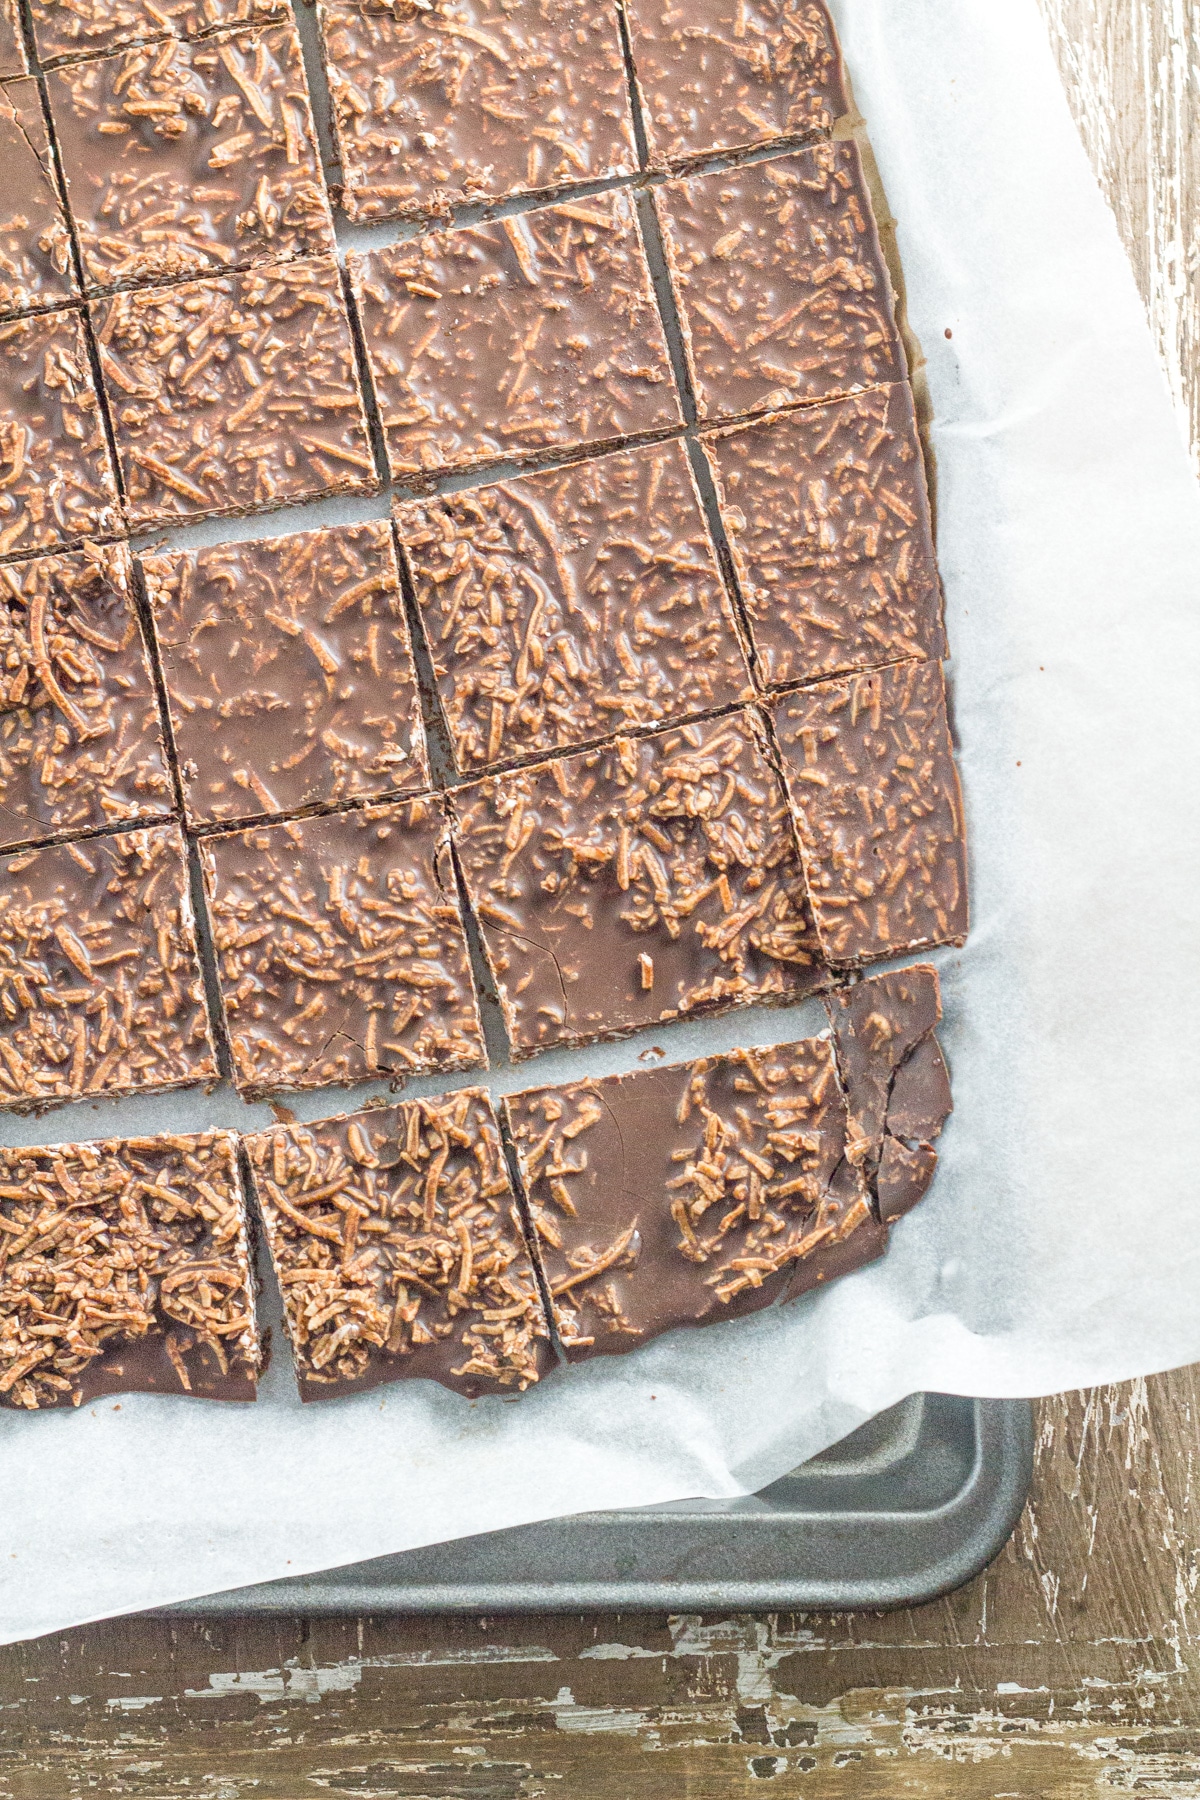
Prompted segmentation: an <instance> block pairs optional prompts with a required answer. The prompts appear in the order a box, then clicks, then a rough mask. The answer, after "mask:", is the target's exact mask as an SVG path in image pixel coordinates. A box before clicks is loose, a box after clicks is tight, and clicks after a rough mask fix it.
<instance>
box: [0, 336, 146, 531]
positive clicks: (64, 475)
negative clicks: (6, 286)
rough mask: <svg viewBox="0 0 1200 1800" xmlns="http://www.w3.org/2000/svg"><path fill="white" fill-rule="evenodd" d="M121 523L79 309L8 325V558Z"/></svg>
mask: <svg viewBox="0 0 1200 1800" xmlns="http://www.w3.org/2000/svg"><path fill="white" fill-rule="evenodd" d="M120 529H121V509H120V502H119V500H118V498H117V483H116V478H115V476H114V474H113V469H112V464H111V463H110V461H109V456H108V446H107V444H106V442H105V437H104V427H103V424H102V422H101V418H100V403H99V401H98V400H97V398H96V389H95V387H94V385H93V383H92V371H91V365H90V363H89V361H88V349H87V342H86V340H85V338H84V334H83V323H82V320H81V317H80V314H79V313H78V312H77V311H76V310H75V309H74V308H73V307H72V308H70V309H69V310H68V311H65V312H49V313H39V314H37V315H36V316H34V317H31V318H26V319H13V320H10V321H9V323H8V324H0V557H3V556H11V555H28V554H29V552H30V551H32V550H49V549H51V548H53V547H55V546H58V545H62V544H73V543H78V542H79V540H80V538H84V537H112V536H114V535H115V534H116V533H117V532H118V531H120Z"/></svg>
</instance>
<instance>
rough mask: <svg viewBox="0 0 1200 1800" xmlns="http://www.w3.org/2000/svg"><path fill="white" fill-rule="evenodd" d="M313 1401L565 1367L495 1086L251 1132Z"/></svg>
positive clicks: (495, 1381) (296, 1353) (474, 1385)
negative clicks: (558, 1361)
mask: <svg viewBox="0 0 1200 1800" xmlns="http://www.w3.org/2000/svg"><path fill="white" fill-rule="evenodd" d="M246 1149H247V1151H248V1152H249V1156H250V1166H251V1169H252V1170H253V1173H254V1184H255V1189H256V1192H257V1195H258V1203H259V1207H260V1209H261V1212H262V1216H263V1221H264V1223H265V1225H266V1229H267V1242H268V1245H269V1246H270V1251H271V1258H272V1261H273V1262H274V1264H275V1272H276V1275H277V1276H278V1279H279V1285H280V1287H281V1289H282V1291H283V1298H284V1309H285V1319H286V1323H287V1330H288V1336H289V1339H290V1341H291V1345H292V1355H293V1358H294V1360H295V1366H296V1375H297V1379H298V1381H299V1384H300V1394H301V1398H302V1399H304V1400H322V1399H333V1398H335V1397H337V1396H339V1395H342V1394H352V1393H358V1392H361V1391H362V1390H364V1389H366V1388H373V1387H377V1386H379V1384H380V1383H381V1382H390V1381H401V1380H404V1379H409V1380H415V1379H422V1378H423V1379H428V1380H430V1381H439V1382H441V1384H442V1386H443V1387H448V1388H452V1389H453V1390H454V1391H455V1392H457V1393H460V1394H466V1395H468V1396H469V1397H472V1398H473V1397H475V1396H476V1395H479V1394H488V1393H519V1392H521V1391H522V1390H523V1389H524V1388H526V1387H528V1386H529V1385H530V1384H531V1383H532V1382H535V1381H537V1380H538V1378H539V1376H541V1375H543V1374H545V1373H546V1371H547V1370H548V1369H549V1368H551V1367H552V1366H553V1364H554V1356H553V1352H552V1350H551V1347H550V1341H549V1340H550V1334H549V1331H548V1330H547V1326H546V1320H545V1315H544V1313H543V1311H542V1305H541V1301H540V1298H539V1295H538V1289H537V1282H536V1279H535V1276H534V1272H533V1267H532V1264H531V1263H530V1260H529V1254H528V1251H527V1249H526V1246H525V1240H524V1235H523V1232H522V1228H521V1219H520V1214H519V1213H518V1210H517V1203H516V1199H515V1196H514V1194H513V1191H512V1187H511V1185H510V1183H509V1178H508V1170H507V1167H506V1165H505V1160H504V1152H503V1150H502V1148H501V1144H500V1133H499V1131H498V1130H497V1126H496V1116H495V1113H494V1112H493V1110H492V1103H491V1101H490V1100H489V1098H488V1096H487V1094H486V1092H485V1091H484V1090H483V1089H482V1088H464V1089H462V1090H461V1091H460V1092H459V1093H456V1094H447V1095H445V1096H443V1097H442V1098H441V1099H437V1100H410V1101H408V1102H407V1103H406V1104H404V1105H402V1106H388V1107H379V1108H376V1109H374V1110H371V1111H369V1112H362V1113H357V1114H351V1115H345V1116H343V1117H341V1118H336V1119H324V1120H322V1121H321V1122H320V1123H318V1124H315V1125H291V1126H287V1127H278V1128H277V1129H275V1130H273V1131H262V1132H258V1133H256V1134H255V1135H254V1136H252V1137H249V1138H247V1139H246Z"/></svg>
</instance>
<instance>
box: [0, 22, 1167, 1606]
mask: <svg viewBox="0 0 1200 1800" xmlns="http://www.w3.org/2000/svg"><path fill="white" fill-rule="evenodd" d="M835 11H836V13H837V15H838V22H839V25H840V27H841V30H842V34H843V43H844V47H845V52H846V57H847V62H848V65H849V68H850V73H851V77H852V80H853V83H854V88H855V93H856V97H857V100H858V104H859V107H860V109H861V111H862V112H863V114H864V115H865V117H866V120H867V124H868V129H869V132H870V136H871V141H872V143H873V146H874V149H875V153H876V157H877V160H878V163H879V168H880V171H881V174H882V178H883V182H884V185H885V188H886V191H887V195H888V199H889V201H890V204H891V208H892V210H893V212H894V214H895V217H896V219H897V222H898V236H899V244H900V250H901V255H902V258H903V263H904V270H905V279H906V284H907V296H908V309H909V318H910V322H911V325H912V327H913V329H914V331H915V333H916V336H917V338H918V339H919V341H920V343H921V345H922V346H923V348H924V351H925V354H926V357H927V360H928V367H927V370H926V378H927V380H928V384H929V389H930V392H931V395H932V400H933V406H934V411H935V415H936V423H935V428H934V433H933V440H934V446H935V451H936V457H937V468H938V512H939V538H940V552H941V563H942V569H943V573H944V576H945V582H946V589H947V597H948V624H949V631H950V641H951V646H952V649H953V655H954V661H953V690H954V708H955V717H956V723H957V731H958V735H959V738H960V740H961V747H962V772H963V778H964V784H965V788H966V795H967V808H968V815H969V831H970V841H971V853H972V861H973V900H974V930H973V933H972V936H971V940H970V943H969V945H968V947H967V949H966V950H965V951H964V952H952V953H947V954H945V955H944V956H942V957H941V958H940V963H941V970H942V978H943V983H944V988H945V998H946V1008H947V1019H946V1025H945V1028H944V1033H943V1043H944V1045H945V1048H946V1052H947V1055H948V1057H949V1059H950V1062H951V1065H952V1068H953V1075H954V1091H955V1099H956V1102H957V1112H956V1114H955V1117H954V1119H953V1121H952V1124H951V1126H950V1129H949V1130H948V1131H947V1133H946V1135H945V1138H944V1140H943V1145H944V1149H943V1164H942V1168H941V1171H940V1174H939V1176H938V1179H937V1182H936V1185H935V1187H934V1190H933V1193H932V1195H931V1196H930V1198H929V1200H928V1201H927V1202H926V1203H925V1204H924V1205H923V1206H922V1207H921V1208H920V1209H919V1210H918V1211H917V1212H916V1213H915V1214H914V1215H913V1216H912V1217H910V1218H909V1219H907V1220H905V1221H904V1223H903V1224H902V1225H901V1226H900V1228H899V1229H898V1230H897V1231H896V1232H895V1233H894V1236H893V1241H892V1248H891V1251H890V1253H889V1255H888V1257H887V1259H886V1261H885V1262H883V1263H882V1264H879V1265H876V1266H875V1267H873V1268H871V1269H869V1270H867V1271H865V1272H863V1273H861V1274H859V1275H856V1276H854V1277H852V1278H851V1279H849V1280H848V1281H845V1282H843V1283H842V1284H840V1285H839V1286H837V1287H835V1288H833V1289H830V1290H829V1291H827V1292H823V1293H821V1294H819V1295H813V1296H811V1297H810V1298H809V1299H808V1300H806V1301H804V1302H801V1303H800V1304H798V1305H794V1306H792V1307H789V1308H787V1309H785V1310H776V1311H773V1312H770V1313H767V1314H763V1315H760V1316H759V1317H758V1318H756V1319H749V1320H744V1321H740V1322H738V1323H735V1324H730V1325H723V1326H716V1327H713V1328H711V1329H708V1330H704V1331H692V1332H679V1333H676V1334H675V1335H674V1336H672V1337H669V1338H666V1339H663V1340H660V1341H659V1342H657V1343H656V1344H653V1345H651V1346H648V1347H647V1348H646V1349H645V1350H643V1351H640V1352H638V1353H636V1354H635V1355H632V1356H629V1357H626V1358H623V1359H617V1360H610V1359H604V1360H603V1361H602V1362H600V1363H598V1364H593V1365H592V1366H590V1367H587V1368H581V1369H576V1370H574V1371H571V1372H569V1373H559V1374H556V1375H554V1376H552V1377H551V1378H550V1379H549V1380H547V1381H546V1382H545V1383H544V1385H543V1386H542V1387H541V1388H540V1389H539V1390H537V1391H535V1392H533V1393H531V1394H529V1395H527V1396H526V1397H525V1398H524V1399H522V1400H520V1401H518V1402H515V1403H514V1402H511V1401H504V1400H487V1401H481V1402H478V1403H476V1404H474V1405H470V1404H468V1403H466V1402H465V1401H463V1400H460V1399H458V1398H457V1397H455V1396H452V1395H451V1394H449V1393H445V1392H443V1391H441V1390H440V1389H438V1388H436V1387H434V1386H433V1385H432V1384H429V1383H424V1382H421V1383H413V1384H411V1386H404V1385H402V1386H398V1387H394V1388H391V1389H384V1390H382V1391H376V1392H375V1393H370V1394H364V1395H361V1396H359V1397H356V1398H354V1399H352V1400H346V1401H341V1402H337V1403H330V1404H326V1405H324V1406H311V1407H308V1408H306V1409H304V1410H303V1411H302V1410H301V1407H300V1403H299V1401H298V1400H297V1399H296V1397H295V1393H294V1390H293V1387H292V1379H291V1375H290V1370H289V1367H288V1359H287V1355H286V1352H285V1351H284V1349H283V1347H282V1345H281V1344H279V1343H278V1342H277V1347H276V1356H275V1361H274V1365H273V1367H272V1370H271V1372H270V1375H269V1377H268V1379H267V1381H266V1383H265V1386H264V1389H263V1392H262V1397H261V1400H260V1402H259V1404H258V1405H256V1406H252V1407H232V1406H230V1407H224V1408H223V1407H220V1406H217V1405H213V1404H209V1403H188V1402H183V1401H173V1400H169V1399H161V1398H157V1399H156V1398H148V1397H141V1398H137V1397H134V1398H128V1399H126V1400H124V1401H123V1402H121V1404H120V1405H119V1406H118V1405H117V1404H115V1403H103V1404H98V1405H97V1406H95V1407H93V1408H90V1409H89V1408H85V1409H81V1411H80V1412H78V1413H48V1414H45V1415H42V1416H18V1415H15V1414H13V1413H11V1412H5V1413H3V1414H0V1570H2V1574H0V1584H2V1585H0V1636H2V1637H3V1638H4V1639H5V1640H9V1641H11V1640H12V1639H16V1638H22V1637H26V1636H31V1635H34V1634H37V1633H40V1632H45V1631H49V1630H52V1629H57V1628H62V1627H65V1626H67V1625H70V1624H73V1623H77V1622H79V1621H82V1620H85V1619H89V1618H94V1617H98V1616H102V1615H104V1614H108V1613H116V1612H125V1611H128V1610H133V1609H135V1608H140V1607H148V1606H153V1605H157V1604H163V1603H166V1602H168V1601H172V1600H179V1599H183V1598H186V1597H188V1596H190V1595H195V1594H201V1593H207V1592H212V1591H215V1590H218V1589H222V1588H230V1587H234V1586H237V1585H239V1584H241V1583H245V1582H252V1581H263V1580H267V1579H269V1578H271V1577H274V1576H280V1575H286V1574H299V1573H301V1572H303V1571H306V1570H312V1569H317V1568H321V1567H326V1566H330V1565H333V1564H337V1563H346V1562H351V1561H355V1560H358V1559H359V1558H363V1557H370V1556H378V1555H381V1554H383V1553H385V1552H388V1551H395V1550H401V1549H405V1548H409V1547H411V1546H414V1545H418V1544H422V1543H428V1542H433V1541H437V1540H440V1539H444V1538H451V1537H456V1536H459V1535H463V1534H466V1533H472V1532H479V1531H486V1530H490V1529H493V1528H495V1527H499V1526H504V1525H512V1524H517V1523H520V1522H523V1521H527V1520H534V1519H538V1518H544V1517H549V1516H551V1515H553V1514H557V1513H564V1512H573V1511H578V1510H585V1509H588V1508H592V1507H597V1506H600V1505H605V1506H610V1505H640V1504H645V1503H648V1502H654V1501H663V1500H670V1499H678V1498H683V1497H685V1496H689V1495H694V1494H708V1495H722V1494H731V1493H735V1492H738V1491H742V1490H750V1489H754V1488H757V1487H760V1486H762V1485H763V1484H764V1483H766V1482H767V1481H770V1480H772V1479H774V1478H775V1477H776V1476H778V1475H780V1474H781V1473H783V1472H784V1471H786V1470H787V1469H788V1468H790V1467H791V1466H793V1465H794V1464H795V1463H797V1462H798V1461H800V1460H801V1459H803V1458H804V1457H807V1456H809V1455H811V1454H813V1453H815V1452H816V1451H818V1450H820V1449H821V1448H823V1447H824V1446H825V1445H826V1444H828V1443H829V1442H831V1441H832V1440H834V1439H835V1438H837V1437H839V1436H841V1435H842V1434H843V1433H845V1432H847V1431H849V1430H851V1429H852V1428H853V1427H854V1426H855V1425H857V1424H859V1423H860V1422H861V1420H862V1419H863V1418H864V1417H866V1416H868V1415H869V1414H871V1413H873V1412H876V1411H878V1410H879V1409H880V1408H882V1407H884V1406H887V1405H889V1404H890V1403H891V1402H893V1401H895V1400H897V1399H899V1398H900V1397H902V1396H903V1395H905V1394H907V1393H909V1392H912V1391H914V1390H917V1389H921V1388H934V1389H942V1390H948V1391H956V1392H961V1393H968V1394H1035V1393H1043V1392H1050V1391H1056V1390H1059V1389H1063V1388H1070V1387H1075V1386H1080V1385H1085V1384H1090V1383H1094V1382H1099V1381H1103V1380H1111V1379H1115V1378H1118V1377H1124V1376H1130V1375H1134V1374H1137V1373H1147V1372H1150V1371H1152V1370H1155V1369H1162V1368H1166V1367H1169V1366H1171V1365H1174V1364H1178V1363H1182V1362H1187V1361H1190V1360H1192V1359H1195V1358H1200V1179H1198V1177H1197V1174H1196V1166H1195V1156H1194V1152H1193V1144H1192V1136H1193V1133H1192V1124H1193V1114H1194V1108H1195V1105H1196V1100H1197V1096H1198V1094H1200V807H1198V805H1197V798H1196V786H1197V781H1198V778H1200V604H1198V602H1200V594H1198V592H1197V589H1198V587H1200V493H1198V491H1197V489H1196V487H1195V484H1194V482H1193V479H1192V476H1191V473H1190V471H1189V468H1188V465H1187V462H1186V459H1185V455H1184V451H1183V449H1182V446H1181V441H1180V436H1179V433H1178V430H1177V426H1176V422H1175V420H1174V418H1173V416H1172V412H1171V408H1170V403H1169V400H1168V397H1167V392H1166V387H1165V384H1164V382H1163V379H1162V376H1161V374H1160V372H1159V369H1158V367H1157V364H1156V363H1155V360H1154V357H1153V354H1152V350H1151V344H1150V338H1149V333H1148V331H1147V327H1146V324H1145V319H1144V315H1143V312H1142V308H1141V304H1140V302H1139V300H1138V297H1137V294H1136V291H1135V288H1134V283H1133V279H1132V276H1131V274H1130V271H1129V268H1128V265H1127V263H1126V260H1125V257H1124V254H1123V251H1122V249H1121V246H1120V243H1119V241H1118V237H1117V232H1116V227H1115V224H1114V221H1113V219H1112V218H1111V216H1110V215H1109V213H1108V212H1107V210H1106V208H1105V205H1104V202H1103V200H1102V198H1101V196H1100V193H1099V191H1098V189H1097V187H1096V185H1095V182H1094V180H1093V177H1092V174H1091V170H1090V168H1089V166H1088V164H1087V161H1086V158H1085V155H1084V152H1083V149H1082V148H1081V146H1080V143H1079V141H1078V138H1077V136H1076V133H1075V129H1074V127H1073V124H1072V122H1071V119H1070V117H1069V114H1068V111H1067V106H1066V103H1065V100H1064V97H1063V94H1062V91H1061V89H1060V86H1059V82H1058V77H1057V73H1056V71H1055V69H1054V66H1053V63H1052V60H1051V55H1050V50H1049V46H1048V43H1047V40H1046V37H1045V34H1044V31H1043V28H1042V25H1041V21H1040V18H1039V15H1038V12H1037V9H1036V5H1035V0H1004V4H1003V5H997V4H996V0H836V3H835ZM951 334H952V335H951ZM323 516H334V515H331V514H330V512H329V509H328V508H326V509H324V512H323ZM308 522H310V521H309V518H308V516H307V515H303V516H301V515H284V516H281V517H279V518H277V519H275V520H273V521H253V522H248V523H246V524H243V525H242V526H241V527H240V528H235V529H237V534H239V535H241V534H244V533H245V532H247V531H249V532H252V533H253V534H256V535H270V534H272V533H273V532H278V531H281V530H288V529H294V528H295V527H296V526H297V525H298V524H306V523H308ZM225 530H226V535H233V534H234V532H233V531H232V530H231V529H230V528H229V527H228V525H227V526H226V528H225ZM822 1025H823V1016H822V1014H821V1013H820V1010H819V1008H818V1007H816V1006H815V1005H812V1004H810V1005H809V1006H807V1007H804V1008H800V1009H797V1011H795V1012H792V1013H770V1012H766V1013H764V1012H757V1013H753V1014H750V1015H746V1016H743V1017H742V1018H741V1019H738V1018H734V1019H732V1020H731V1019H725V1020H721V1021H716V1022H713V1023H710V1024H708V1025H707V1026H689V1027H681V1028H676V1029H673V1030H671V1031H663V1032H659V1033H656V1034H654V1037H653V1041H655V1042H657V1043H660V1044H661V1045H662V1047H663V1048H664V1049H665V1050H666V1051H667V1053H668V1055H670V1056H671V1058H672V1060H674V1059H677V1058H681V1057H685V1056H689V1055H695V1054H698V1053H700V1051H701V1050H702V1049H704V1048H714V1049H715V1048H722V1047H729V1046H731V1045H733V1044H736V1043H738V1042H758V1043H765V1042H771V1041H778V1040H781V1039H783V1038H785V1037H788V1036H797V1035H803V1034H806V1033H808V1032H811V1031H815V1030H819V1029H821V1027H822ZM644 1046H645V1039H642V1040H636V1041H634V1042H633V1043H631V1044H627V1045H624V1046H619V1047H617V1048H616V1049H614V1048H611V1047H610V1048H608V1049H606V1050H604V1051H602V1052H592V1053H588V1054H584V1055H574V1056H569V1055H559V1056H555V1057H552V1058H546V1059H544V1060H543V1061H542V1062H541V1063H540V1064H539V1065H538V1066H537V1067H536V1068H529V1067H527V1068H526V1071H525V1073H524V1075H522V1074H521V1073H520V1072H513V1071H505V1072H503V1073H502V1074H501V1075H499V1076H498V1077H497V1078H496V1080H495V1081H494V1083H493V1085H494V1086H495V1087H496V1088H497V1089H500V1088H508V1089H513V1088H516V1087H519V1086H522V1085H527V1084H528V1083H529V1082H530V1081H531V1080H538V1081H540V1080H547V1079H558V1078H564V1077H566V1076H567V1075H570V1074H575V1073H578V1072H581V1071H582V1070H584V1069H589V1070H601V1069H616V1068H627V1067H630V1066H633V1065H634V1063H635V1061H636V1057H637V1054H638V1051H639V1049H641V1048H644ZM429 1085H430V1084H426V1091H428V1086H429ZM414 1091H421V1089H419V1088H414ZM341 1104H342V1102H341V1097H340V1096H338V1095H336V1094H334V1095H333V1096H320V1097H313V1096H309V1097H308V1098H307V1100H306V1103H305V1105H304V1107H303V1108H300V1107H298V1108H297V1110H298V1111H302V1112H303V1114H304V1116H306V1117H314V1116H319V1115H320V1114H321V1113H324V1112H331V1111H336V1110H340V1107H341ZM267 1118H268V1115H267V1114H266V1113H265V1111H264V1110H263V1109H261V1108H248V1107H243V1106H241V1104H240V1103H239V1102H238V1101H237V1100H236V1099H235V1098H233V1097H232V1096H231V1095H230V1094H229V1093H228V1092H224V1093H222V1092H217V1093H215V1094H212V1095H209V1096H204V1097H202V1098H201V1099H199V1100H197V1099H196V1098H195V1097H188V1096H181V1095H175V1096H169V1097H167V1098H165V1099H159V1100H156V1101H153V1102H152V1101H150V1100H148V1099H147V1100H139V1101H134V1102H129V1103H125V1104H123V1105H120V1106H114V1105H109V1106H98V1107H95V1108H78V1107H77V1108H73V1109H68V1110H67V1111H59V1112H57V1113H53V1114H49V1115H47V1116H46V1117H44V1118H43V1119H41V1120H36V1119H21V1120H8V1121H6V1122H4V1123H3V1125H0V1130H3V1131H4V1132H5V1133H7V1134H8V1135H9V1137H11V1138H13V1139H14V1140H15V1141H21V1142H36V1141H42V1142H50V1141H54V1140H63V1139H67V1138H71V1137H78V1136H84V1135H86V1136H94V1135H103V1134H104V1133H105V1132H107V1131H122V1132H124V1131H137V1130H145V1129H156V1128H164V1129H169V1128H173V1127H182V1128H187V1127H195V1126H196V1125H198V1124H201V1123H209V1122H217V1121H220V1122H223V1123H227V1124H231V1125H239V1124H241V1125H253V1124H259V1123H264V1122H266V1120H267ZM277 1337H278V1333H277Z"/></svg>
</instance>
